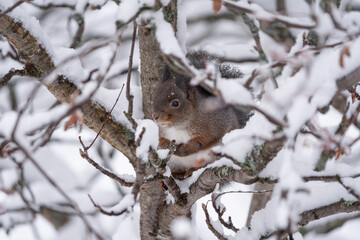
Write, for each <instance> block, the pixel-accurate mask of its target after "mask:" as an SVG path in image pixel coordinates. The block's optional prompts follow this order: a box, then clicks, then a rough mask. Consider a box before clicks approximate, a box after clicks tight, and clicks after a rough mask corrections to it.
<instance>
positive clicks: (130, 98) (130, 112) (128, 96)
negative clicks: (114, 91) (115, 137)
mask: <svg viewBox="0 0 360 240" xmlns="http://www.w3.org/2000/svg"><path fill="white" fill-rule="evenodd" d="M133 24H134V27H133V34H132V41H131V48H130V56H129V67H128V74H127V81H126V99H127V100H128V102H129V105H128V111H127V112H124V114H125V116H126V118H127V119H128V120H129V122H130V123H131V125H132V127H133V129H136V127H137V124H136V122H135V120H134V119H133V117H132V115H133V99H134V96H133V95H131V94H130V80H131V69H132V65H133V55H134V46H135V39H136V28H137V23H136V21H134V22H133Z"/></svg>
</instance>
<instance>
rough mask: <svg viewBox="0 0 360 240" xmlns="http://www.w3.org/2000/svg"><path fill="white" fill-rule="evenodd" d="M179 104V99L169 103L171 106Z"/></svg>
mask: <svg viewBox="0 0 360 240" xmlns="http://www.w3.org/2000/svg"><path fill="white" fill-rule="evenodd" d="M179 105H180V103H179V101H177V100H174V101H173V102H172V103H171V106H172V107H175V108H176V107H178V106H179Z"/></svg>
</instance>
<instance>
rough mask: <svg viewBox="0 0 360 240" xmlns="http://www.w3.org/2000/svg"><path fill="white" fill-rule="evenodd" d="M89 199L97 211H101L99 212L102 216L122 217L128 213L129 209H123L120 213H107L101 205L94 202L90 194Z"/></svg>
mask: <svg viewBox="0 0 360 240" xmlns="http://www.w3.org/2000/svg"><path fill="white" fill-rule="evenodd" d="M88 197H89V198H90V201H91V202H92V204H93V205H94V207H96V208H97V209H99V211H100V212H101V213H102V214H105V215H108V216H120V215H121V214H123V213H125V212H127V209H126V208H125V209H123V210H122V211H120V212H114V211H106V210H105V209H103V208H102V207H101V206H100V205H99V204H97V203H95V202H94V200H93V199H92V198H91V196H90V194H88Z"/></svg>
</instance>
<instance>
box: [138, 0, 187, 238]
mask: <svg viewBox="0 0 360 240" xmlns="http://www.w3.org/2000/svg"><path fill="white" fill-rule="evenodd" d="M163 12H164V16H165V19H166V20H167V21H169V22H170V23H171V24H172V26H173V29H174V32H175V33H176V25H177V1H176V0H172V1H171V2H170V3H169V5H168V6H166V7H164V8H163ZM168 16H171V17H168ZM153 31H154V29H150V28H148V27H141V26H140V27H139V31H138V36H139V47H140V60H141V74H140V77H141V87H142V97H143V111H144V114H145V118H151V101H152V93H153V92H154V89H155V86H156V84H157V82H158V81H159V80H160V79H161V78H162V76H163V72H164V69H165V62H164V61H163V58H162V56H161V51H160V48H159V43H158V42H157V40H156V38H155V37H154V32H153ZM155 31H156V30H155ZM154 174H156V171H155V169H154V167H150V168H147V169H146V177H148V176H150V175H154ZM161 181H162V180H158V179H155V180H153V181H151V182H146V183H143V184H142V186H141V189H140V208H141V216H140V235H141V239H171V232H170V225H171V222H172V220H174V219H175V218H176V217H179V216H184V215H189V213H190V208H191V206H190V207H184V206H179V205H178V204H169V205H168V204H167V203H166V196H165V193H164V190H163V189H162V187H161V186H162V183H161Z"/></svg>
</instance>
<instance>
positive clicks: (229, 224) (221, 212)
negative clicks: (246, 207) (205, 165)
mask: <svg viewBox="0 0 360 240" xmlns="http://www.w3.org/2000/svg"><path fill="white" fill-rule="evenodd" d="M216 199H217V197H215V194H211V202H212V206H213V208H214V210H215V212H216V214H217V215H218V219H219V221H220V223H221V224H222V225H223V226H224V227H226V228H227V229H230V230H232V231H233V232H235V233H236V232H237V231H239V229H238V228H236V227H235V226H234V224H233V222H232V220H231V217H230V216H229V220H228V221H225V220H224V219H223V218H222V217H223V215H224V213H225V211H226V208H225V207H224V208H223V209H221V207H220V206H217V205H216Z"/></svg>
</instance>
